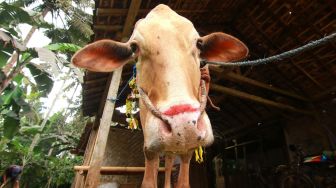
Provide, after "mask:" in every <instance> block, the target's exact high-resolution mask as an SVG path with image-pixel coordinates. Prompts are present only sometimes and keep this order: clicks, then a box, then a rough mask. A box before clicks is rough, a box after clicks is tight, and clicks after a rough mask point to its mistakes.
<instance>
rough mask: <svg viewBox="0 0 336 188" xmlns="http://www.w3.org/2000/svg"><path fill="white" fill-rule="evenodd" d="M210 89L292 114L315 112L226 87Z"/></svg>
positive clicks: (212, 85)
mask: <svg viewBox="0 0 336 188" xmlns="http://www.w3.org/2000/svg"><path fill="white" fill-rule="evenodd" d="M210 89H212V90H215V91H219V92H221V93H225V94H228V95H231V96H234V97H239V98H242V99H245V100H249V101H253V102H257V103H260V104H263V105H266V106H271V107H275V108H279V109H283V110H288V111H292V112H297V113H301V114H306V115H312V114H313V112H311V111H308V110H304V109H298V108H296V107H293V106H290V105H288V104H283V103H279V102H275V101H272V100H269V99H265V98H262V97H259V96H256V95H251V94H249V93H245V92H242V91H238V90H235V89H232V88H228V87H224V86H220V85H217V84H211V85H210Z"/></svg>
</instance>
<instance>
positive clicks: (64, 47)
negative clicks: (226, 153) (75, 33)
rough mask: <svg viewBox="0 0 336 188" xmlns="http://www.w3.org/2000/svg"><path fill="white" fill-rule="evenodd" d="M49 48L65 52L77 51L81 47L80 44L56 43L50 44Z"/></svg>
mask: <svg viewBox="0 0 336 188" xmlns="http://www.w3.org/2000/svg"><path fill="white" fill-rule="evenodd" d="M47 48H48V49H49V50H52V51H57V52H63V53H68V52H72V53H75V52H77V51H78V50H79V49H81V47H80V46H77V45H75V44H71V43H54V44H50V45H48V46H47Z"/></svg>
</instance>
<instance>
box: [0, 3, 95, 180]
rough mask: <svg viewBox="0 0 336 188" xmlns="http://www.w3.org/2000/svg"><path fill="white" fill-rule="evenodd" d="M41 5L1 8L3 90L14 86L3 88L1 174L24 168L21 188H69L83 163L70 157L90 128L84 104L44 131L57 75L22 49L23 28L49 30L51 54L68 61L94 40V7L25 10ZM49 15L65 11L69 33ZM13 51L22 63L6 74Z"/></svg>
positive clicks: (0, 81)
mask: <svg viewBox="0 0 336 188" xmlns="http://www.w3.org/2000/svg"><path fill="white" fill-rule="evenodd" d="M36 2H37V1H36V0H11V1H4V2H0V27H1V28H2V30H1V32H0V68H2V70H1V71H0V84H1V86H3V85H2V84H3V83H5V81H8V82H7V83H9V84H8V85H7V86H6V87H3V88H5V89H3V88H2V89H3V90H1V91H2V92H1V95H0V156H1V160H0V174H1V172H2V170H4V169H6V168H7V167H8V166H9V165H12V164H18V165H23V164H25V166H24V172H23V174H22V178H21V180H20V181H21V183H20V184H21V185H22V187H46V186H47V185H48V184H49V185H50V187H70V184H71V182H72V179H73V176H74V171H73V169H72V168H73V166H74V165H80V164H81V163H82V161H81V160H82V158H81V157H75V156H73V155H72V154H71V153H70V150H72V149H74V148H75V147H76V146H77V143H78V142H79V139H80V136H81V132H82V130H83V128H84V125H85V123H86V119H85V118H84V117H82V116H81V115H80V110H79V107H78V105H79V104H80V101H81V100H80V99H74V100H70V99H69V101H71V102H72V103H73V104H76V107H72V108H69V109H68V110H66V111H65V112H58V113H56V114H53V115H52V116H51V117H47V118H48V119H46V122H47V123H46V125H45V127H42V126H41V122H43V118H42V117H43V116H44V114H43V113H42V110H45V109H43V107H42V103H41V97H47V95H48V93H49V92H50V91H51V89H52V88H53V84H54V81H53V76H54V75H51V74H52V73H48V71H47V69H46V68H43V66H39V64H34V63H32V62H31V61H32V60H33V59H34V58H37V57H38V53H37V52H36V50H35V49H30V48H28V49H27V48H25V47H23V46H21V47H20V43H22V42H21V41H22V36H21V32H20V30H19V27H18V25H19V24H22V23H26V24H29V25H32V26H35V27H37V28H41V27H43V28H45V32H46V33H47V35H48V36H49V37H50V38H51V39H52V44H51V45H48V46H47V47H46V48H48V49H49V50H51V51H52V52H53V53H54V54H55V56H56V57H57V58H58V59H61V58H63V57H65V56H66V57H67V58H66V59H67V60H69V58H70V57H71V55H72V54H73V53H75V52H76V51H77V50H79V49H80V46H83V45H85V44H86V43H87V42H88V41H89V40H90V36H91V35H92V34H93V32H92V30H91V27H90V24H91V16H90V15H88V14H86V13H85V12H84V11H83V9H82V8H83V7H85V6H88V5H90V1H89V0H76V1H74V2H75V3H74V2H72V1H69V0H57V1H54V0H45V1H43V2H42V4H41V2H38V3H40V4H39V5H38V6H37V7H35V8H34V10H29V11H26V10H25V9H23V8H22V7H23V6H29V5H31V4H33V3H36ZM73 4H76V6H75V7H73ZM46 8H47V9H46ZM46 10H49V11H51V12H52V13H53V17H55V16H57V15H58V16H59V15H60V12H61V11H62V12H63V13H64V14H65V15H66V16H65V20H63V21H64V23H65V24H64V28H56V27H55V26H53V25H52V24H48V23H46V22H44V21H42V20H43V19H41V13H42V11H46ZM8 39H10V40H8ZM14 51H18V52H19V58H18V59H17V61H15V62H14V64H12V66H11V67H12V68H10V70H9V72H6V71H3V68H5V67H7V65H8V63H7V62H8V60H9V58H10V56H11V55H12V53H13V52H14ZM56 67H57V65H56ZM61 67H62V66H61ZM22 70H23V71H22ZM27 73H28V74H27ZM62 76H63V75H62ZM66 76H69V75H66ZM0 88H1V87H0ZM37 135H38V137H39V138H40V139H39V140H38V142H37V144H36V146H35V147H34V148H33V149H32V150H31V145H32V142H33V138H34V137H35V136H37Z"/></svg>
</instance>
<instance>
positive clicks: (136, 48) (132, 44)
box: [130, 42, 139, 53]
mask: <svg viewBox="0 0 336 188" xmlns="http://www.w3.org/2000/svg"><path fill="white" fill-rule="evenodd" d="M130 46H131V50H132V52H133V53H137V52H138V49H139V47H138V45H137V44H136V43H135V42H132V43H131V45H130Z"/></svg>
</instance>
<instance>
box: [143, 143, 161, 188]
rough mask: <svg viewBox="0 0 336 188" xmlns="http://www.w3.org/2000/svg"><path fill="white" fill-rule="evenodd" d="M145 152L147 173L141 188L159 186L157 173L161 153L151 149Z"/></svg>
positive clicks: (155, 187)
mask: <svg viewBox="0 0 336 188" xmlns="http://www.w3.org/2000/svg"><path fill="white" fill-rule="evenodd" d="M144 153H145V174H144V178H143V180H142V184H141V188H157V174H158V168H159V154H158V153H156V152H151V151H146V149H145V151H144Z"/></svg>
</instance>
